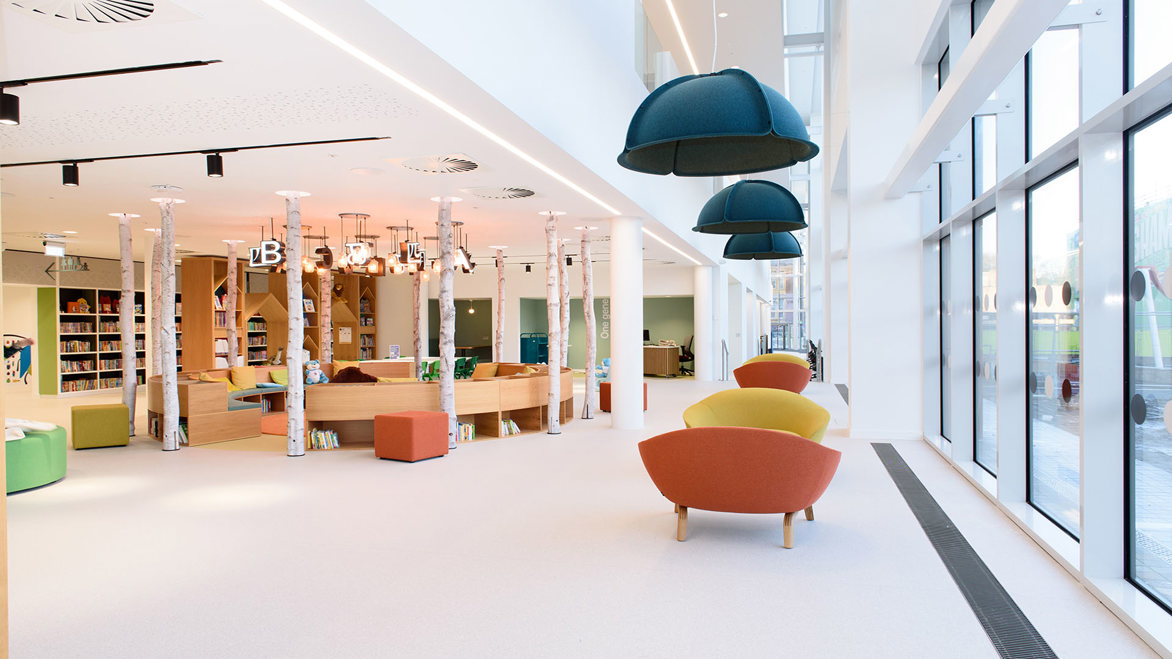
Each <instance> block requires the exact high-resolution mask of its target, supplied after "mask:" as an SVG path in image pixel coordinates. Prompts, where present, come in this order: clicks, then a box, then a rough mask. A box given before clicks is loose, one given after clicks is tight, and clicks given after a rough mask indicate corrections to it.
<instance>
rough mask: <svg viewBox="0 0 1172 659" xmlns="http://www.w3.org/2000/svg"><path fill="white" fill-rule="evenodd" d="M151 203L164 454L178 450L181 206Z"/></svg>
mask: <svg viewBox="0 0 1172 659" xmlns="http://www.w3.org/2000/svg"><path fill="white" fill-rule="evenodd" d="M151 201H153V202H156V203H157V204H159V214H160V215H161V216H162V245H163V247H162V253H163V254H162V258H161V259H160V265H161V268H162V285H161V286H160V288H161V291H160V292H161V293H162V297H163V303H162V304H161V305H160V308H159V313H160V314H161V323H160V331H159V334H160V337H161V343H162V351H163V358H162V361H161V364H160V365H161V368H162V369H163V424H162V439H163V450H164V451H177V450H179V383H178V381H177V379H176V375H175V371H176V370H178V368H179V364H178V362H179V360H178V358H177V357H176V355H175V204H181V203H183V200H182V199H173V198H170V197H156V198H154V199H151Z"/></svg>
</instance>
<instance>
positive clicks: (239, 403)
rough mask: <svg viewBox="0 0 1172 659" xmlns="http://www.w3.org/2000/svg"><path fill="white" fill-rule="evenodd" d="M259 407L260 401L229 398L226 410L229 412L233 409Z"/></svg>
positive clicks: (253, 408)
mask: <svg viewBox="0 0 1172 659" xmlns="http://www.w3.org/2000/svg"><path fill="white" fill-rule="evenodd" d="M260 407H261V404H260V403H253V402H250V401H247V400H229V401H228V411H229V412H232V411H235V410H255V409H258V408H260Z"/></svg>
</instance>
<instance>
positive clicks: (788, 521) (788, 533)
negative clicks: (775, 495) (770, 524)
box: [783, 513, 795, 549]
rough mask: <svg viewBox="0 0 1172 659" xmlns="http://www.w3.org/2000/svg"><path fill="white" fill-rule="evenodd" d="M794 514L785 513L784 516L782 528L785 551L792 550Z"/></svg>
mask: <svg viewBox="0 0 1172 659" xmlns="http://www.w3.org/2000/svg"><path fill="white" fill-rule="evenodd" d="M794 514H795V513H786V514H785V522H784V523H783V524H784V528H785V545H784V546H785V548H786V549H793V548H794Z"/></svg>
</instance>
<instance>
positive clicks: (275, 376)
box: [269, 368, 289, 385]
mask: <svg viewBox="0 0 1172 659" xmlns="http://www.w3.org/2000/svg"><path fill="white" fill-rule="evenodd" d="M269 379H270V380H272V381H273V382H276V383H277V384H283V385H288V384H289V370H288V369H284V368H279V369H275V370H272V371H269Z"/></svg>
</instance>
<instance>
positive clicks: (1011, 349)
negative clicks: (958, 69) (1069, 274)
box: [925, 190, 1122, 505]
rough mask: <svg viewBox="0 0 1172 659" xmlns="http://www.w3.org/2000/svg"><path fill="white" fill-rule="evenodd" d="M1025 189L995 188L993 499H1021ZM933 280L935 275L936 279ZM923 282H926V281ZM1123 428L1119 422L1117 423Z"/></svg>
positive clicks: (1023, 470) (1024, 421)
mask: <svg viewBox="0 0 1172 659" xmlns="http://www.w3.org/2000/svg"><path fill="white" fill-rule="evenodd" d="M1025 244H1026V226H1025V191H1023V190H999V191H998V192H997V297H996V298H995V299H996V309H997V370H996V371H995V372H994V373H995V377H994V381H995V382H996V383H997V499H998V500H1000V501H1001V502H1002V503H1004V504H1006V505H1013V504H1019V503H1022V504H1024V503H1025V500H1026V440H1025V428H1026V424H1027V423H1028V419H1027V418H1026V407H1025V405H1022V404H1021V401H1023V400H1029V397H1028V396H1029V394H1027V393H1026V371H1027V367H1026V360H1025V359H1024V356H1025V354H1026V277H1027V276H1028V274H1029V273H1028V272H1027V271H1026V267H1025V263H1026V249H1025ZM937 281H938V280H937ZM925 283H926V284H927V283H931V282H930V281H925ZM1121 427H1122V426H1121Z"/></svg>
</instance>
